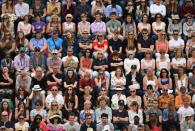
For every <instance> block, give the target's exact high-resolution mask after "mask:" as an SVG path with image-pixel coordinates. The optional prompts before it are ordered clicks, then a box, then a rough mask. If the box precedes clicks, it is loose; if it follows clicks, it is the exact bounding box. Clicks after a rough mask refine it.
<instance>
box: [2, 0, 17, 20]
mask: <svg viewBox="0 0 195 131" xmlns="http://www.w3.org/2000/svg"><path fill="white" fill-rule="evenodd" d="M1 11H2V15H1V16H4V15H7V16H8V17H9V18H10V21H14V20H15V19H16V15H15V6H14V1H12V0H6V1H5V2H4V3H3V4H2V8H1Z"/></svg>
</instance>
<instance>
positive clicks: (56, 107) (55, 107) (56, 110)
mask: <svg viewBox="0 0 195 131" xmlns="http://www.w3.org/2000/svg"><path fill="white" fill-rule="evenodd" d="M56 114H57V115H58V118H60V120H61V119H62V111H61V110H60V108H59V105H58V102H57V101H56V100H53V101H52V102H51V107H50V109H49V111H48V114H47V116H48V117H47V118H48V119H47V122H48V123H50V122H51V123H52V120H51V119H50V118H51V117H52V116H54V115H56Z"/></svg>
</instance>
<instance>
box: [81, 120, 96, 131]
mask: <svg viewBox="0 0 195 131" xmlns="http://www.w3.org/2000/svg"><path fill="white" fill-rule="evenodd" d="M88 128H92V129H93V131H96V124H95V123H93V122H92V123H91V124H90V125H89V126H87V125H86V124H85V123H83V124H82V125H81V128H80V131H87V129H88Z"/></svg>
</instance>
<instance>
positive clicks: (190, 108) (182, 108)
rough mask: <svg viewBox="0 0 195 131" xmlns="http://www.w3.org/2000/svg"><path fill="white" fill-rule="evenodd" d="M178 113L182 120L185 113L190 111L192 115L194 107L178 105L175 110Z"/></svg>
mask: <svg viewBox="0 0 195 131" xmlns="http://www.w3.org/2000/svg"><path fill="white" fill-rule="evenodd" d="M177 113H178V114H181V116H182V119H181V121H182V122H183V121H184V120H185V115H186V113H190V114H191V115H194V109H193V108H192V107H188V108H184V106H182V107H180V108H179V109H178V111H177Z"/></svg>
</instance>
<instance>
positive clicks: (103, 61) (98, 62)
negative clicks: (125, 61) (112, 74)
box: [93, 59, 108, 70]
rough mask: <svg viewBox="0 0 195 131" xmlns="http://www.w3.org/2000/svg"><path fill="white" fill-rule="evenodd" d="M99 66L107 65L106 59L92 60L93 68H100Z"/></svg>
mask: <svg viewBox="0 0 195 131" xmlns="http://www.w3.org/2000/svg"><path fill="white" fill-rule="evenodd" d="M101 65H108V61H107V60H106V59H103V60H97V59H94V60H93V66H101ZM94 70H96V69H94Z"/></svg>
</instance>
